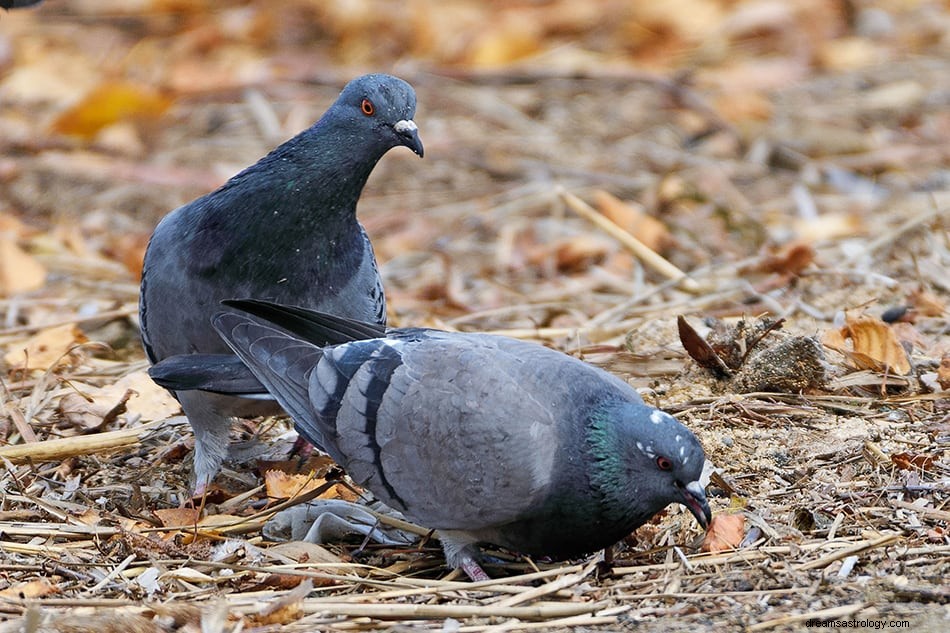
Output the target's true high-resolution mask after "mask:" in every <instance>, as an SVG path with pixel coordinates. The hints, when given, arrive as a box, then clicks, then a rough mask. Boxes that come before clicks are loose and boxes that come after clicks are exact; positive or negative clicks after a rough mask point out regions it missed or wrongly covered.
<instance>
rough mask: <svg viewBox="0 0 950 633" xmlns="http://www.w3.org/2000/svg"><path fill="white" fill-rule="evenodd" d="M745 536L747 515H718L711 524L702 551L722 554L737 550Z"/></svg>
mask: <svg viewBox="0 0 950 633" xmlns="http://www.w3.org/2000/svg"><path fill="white" fill-rule="evenodd" d="M744 534H745V515H742V514H717V515H716V516H714V517H713V519H712V521H711V522H710V523H709V529H708V530H707V531H706V537H705V538H704V539H703V545H702V548H701V549H702V551H704V552H722V551H724V550H730V549H735V548H737V547H738V546H739V543H741V542H742V536H743V535H744Z"/></svg>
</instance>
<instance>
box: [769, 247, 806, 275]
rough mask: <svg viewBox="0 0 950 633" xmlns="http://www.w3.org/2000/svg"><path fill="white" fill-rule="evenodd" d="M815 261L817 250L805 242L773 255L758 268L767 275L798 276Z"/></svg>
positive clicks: (785, 248)
mask: <svg viewBox="0 0 950 633" xmlns="http://www.w3.org/2000/svg"><path fill="white" fill-rule="evenodd" d="M813 261H815V249H814V248H812V246H811V245H810V244H807V243H805V242H792V243H791V244H787V245H785V247H784V248H782V249H781V250H780V251H778V252H777V253H772V254H770V255H768V256H766V257H765V259H763V260H762V261H761V262H760V263H759V265H758V266H757V268H758V270H760V271H762V272H766V273H779V274H783V275H798V274H800V273H801V272H802V271H803V270H804V269H805V268H806V267H808V265H809V264H811V263H812V262H813Z"/></svg>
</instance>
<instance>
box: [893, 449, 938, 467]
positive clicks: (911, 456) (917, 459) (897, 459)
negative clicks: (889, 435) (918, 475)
mask: <svg viewBox="0 0 950 633" xmlns="http://www.w3.org/2000/svg"><path fill="white" fill-rule="evenodd" d="M936 460H937V458H936V457H935V456H934V455H923V454H921V453H907V452H904V453H895V454H894V455H891V461H892V462H894V465H895V466H897V467H898V468H900V469H901V470H927V469H928V468H930V467H931V466H933V464H934V462H935V461H936Z"/></svg>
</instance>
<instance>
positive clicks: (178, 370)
mask: <svg viewBox="0 0 950 633" xmlns="http://www.w3.org/2000/svg"><path fill="white" fill-rule="evenodd" d="M148 375H149V376H151V377H152V380H154V381H155V383H156V384H157V385H160V386H162V387H165V388H166V389H168V390H169V391H195V390H197V391H210V392H212V393H220V394H224V395H229V396H239V397H242V398H253V399H261V400H273V399H274V398H273V396H271V395H270V394H269V393H268V392H267V389H265V388H264V385H262V384H261V381H260V380H258V379H257V377H256V376H255V375H254V373H253V372H252V371H251V370H250V369H248V368H247V365H245V364H244V363H243V362H242V361H241V359H240V358H238V357H237V356H235V355H234V354H180V355H177V356H170V357H168V358H166V359H165V360H163V361H161V362H158V363H156V364H154V365H152V366H151V367H150V368H149V370H148Z"/></svg>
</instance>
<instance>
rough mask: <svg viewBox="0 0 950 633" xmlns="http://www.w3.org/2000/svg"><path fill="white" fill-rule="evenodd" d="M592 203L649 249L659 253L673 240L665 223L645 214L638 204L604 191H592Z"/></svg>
mask: <svg viewBox="0 0 950 633" xmlns="http://www.w3.org/2000/svg"><path fill="white" fill-rule="evenodd" d="M594 204H596V205H597V209H598V210H599V211H600V212H601V213H602V214H603V215H604V216H605V217H606V218H607V219H609V220H610V221H611V222H613V223H614V224H616V225H617V226H619V227H621V228H622V229H624V230H626V231H627V232H628V233H630V234H631V235H633V236H634V237H635V238H637V239H638V240H640V241H641V242H643V243H644V244H646V245H647V246H648V247H649V248H650V249H651V250H654V251H656V252H658V253H660V252H662V251H664V250H665V249H666V248H667V247H669V245H670V244H671V243H672V241H673V238H672V237H671V236H670V232H669V230H668V229H667V228H666V225H665V224H663V223H662V222H660V221H659V220H657V219H656V218H654V217H653V216H651V215H648V214H646V213H645V212H644V211H643V210H642V209H641V208H639V207H638V206H635V205H633V204H631V203H628V202H624V201H623V200H621V199H620V198H617V197H616V196H614V195H612V194H610V193H608V192H606V191H602V190H601V191H596V192H594Z"/></svg>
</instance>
